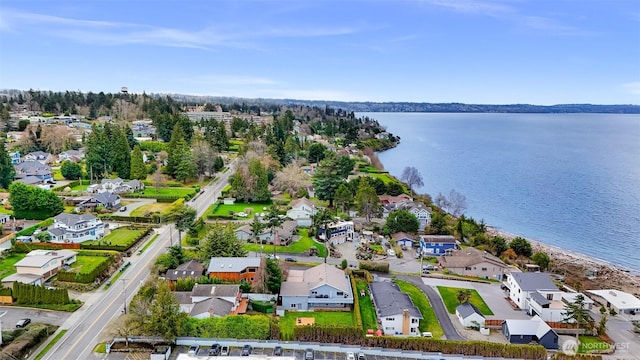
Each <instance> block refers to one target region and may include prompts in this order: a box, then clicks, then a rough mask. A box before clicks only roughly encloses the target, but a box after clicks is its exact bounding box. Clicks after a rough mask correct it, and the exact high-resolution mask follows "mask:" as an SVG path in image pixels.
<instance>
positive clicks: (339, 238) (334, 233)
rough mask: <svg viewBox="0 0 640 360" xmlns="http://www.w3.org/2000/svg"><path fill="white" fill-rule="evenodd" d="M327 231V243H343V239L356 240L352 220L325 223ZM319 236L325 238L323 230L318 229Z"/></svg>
mask: <svg viewBox="0 0 640 360" xmlns="http://www.w3.org/2000/svg"><path fill="white" fill-rule="evenodd" d="M327 232H328V233H329V239H328V240H327V242H328V243H331V244H333V245H338V244H343V243H344V242H345V241H354V240H356V232H355V230H354V226H353V221H337V222H333V223H329V224H328V225H327ZM320 238H321V239H323V240H324V239H325V234H324V231H320Z"/></svg>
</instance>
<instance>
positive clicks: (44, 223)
mask: <svg viewBox="0 0 640 360" xmlns="http://www.w3.org/2000/svg"><path fill="white" fill-rule="evenodd" d="M51 224H53V218H49V219H46V220H44V221H41V222H39V223H37V224H35V225H32V226H29V227H28V228H25V229H22V230H20V231H18V232H17V233H16V236H31V235H33V233H34V232H35V231H36V230H38V228H41V227H47V226H50V225H51Z"/></svg>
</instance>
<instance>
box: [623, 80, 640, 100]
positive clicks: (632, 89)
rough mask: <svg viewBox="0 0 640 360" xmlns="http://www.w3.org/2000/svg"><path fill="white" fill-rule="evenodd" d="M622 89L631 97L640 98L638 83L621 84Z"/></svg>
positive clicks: (639, 84) (639, 83)
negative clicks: (636, 96)
mask: <svg viewBox="0 0 640 360" xmlns="http://www.w3.org/2000/svg"><path fill="white" fill-rule="evenodd" d="M622 88H623V89H624V90H625V91H626V92H628V93H629V94H631V95H638V96H640V81H633V82H630V83H626V84H622Z"/></svg>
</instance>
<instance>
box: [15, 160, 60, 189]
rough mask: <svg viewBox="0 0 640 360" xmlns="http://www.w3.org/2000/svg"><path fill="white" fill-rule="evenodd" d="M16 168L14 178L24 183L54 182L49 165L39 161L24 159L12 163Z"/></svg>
mask: <svg viewBox="0 0 640 360" xmlns="http://www.w3.org/2000/svg"><path fill="white" fill-rule="evenodd" d="M14 168H15V170H16V176H15V179H16V180H18V181H23V182H25V183H31V184H34V183H37V184H55V181H54V180H53V175H52V173H51V168H50V167H49V165H45V164H42V163H40V162H39V161H24V162H21V163H19V164H16V165H14Z"/></svg>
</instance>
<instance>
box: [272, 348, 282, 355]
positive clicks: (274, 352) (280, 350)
mask: <svg viewBox="0 0 640 360" xmlns="http://www.w3.org/2000/svg"><path fill="white" fill-rule="evenodd" d="M273 356H282V346H276V347H274V348H273Z"/></svg>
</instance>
